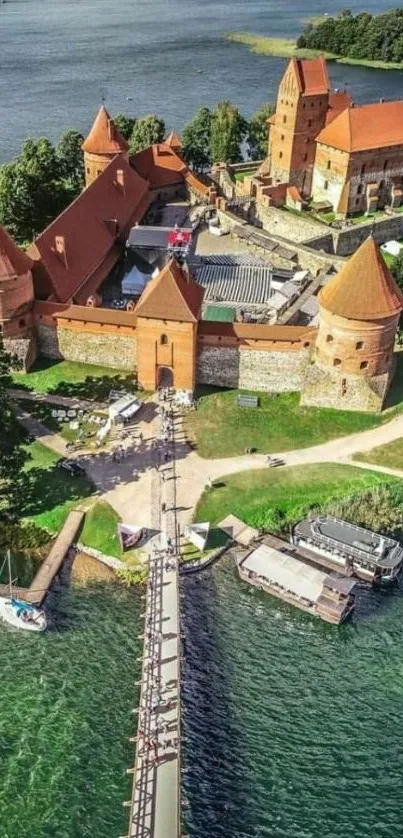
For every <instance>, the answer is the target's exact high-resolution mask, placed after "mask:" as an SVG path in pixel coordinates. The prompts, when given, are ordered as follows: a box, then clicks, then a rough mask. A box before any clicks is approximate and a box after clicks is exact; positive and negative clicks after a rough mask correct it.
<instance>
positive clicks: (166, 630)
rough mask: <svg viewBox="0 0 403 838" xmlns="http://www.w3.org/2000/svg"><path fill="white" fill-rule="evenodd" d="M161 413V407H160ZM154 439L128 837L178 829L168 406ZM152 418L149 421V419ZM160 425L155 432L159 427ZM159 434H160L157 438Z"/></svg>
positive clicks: (157, 836)
mask: <svg viewBox="0 0 403 838" xmlns="http://www.w3.org/2000/svg"><path fill="white" fill-rule="evenodd" d="M162 409H163V410H164V411H165V410H167V411H168V405H167V404H166V406H163V408H162ZM157 421H158V425H159V426H160V427H159V428H158V430H159V437H160V440H159V444H157V447H154V448H153V452H154V465H155V468H154V469H153V471H152V479H151V483H150V488H151V495H150V497H149V503H150V507H151V510H152V524H153V528H154V530H155V531H156V532H157V535H156V536H155V537H154V539H153V544H152V549H151V554H150V574H149V580H148V584H147V595H146V620H145V635H144V649H143V670H142V679H141V695H140V708H139V720H138V730H137V749H136V759H135V766H134V777H133V793H132V801H131V810H130V825H129V838H144V836H152V838H178V836H179V834H180V742H179V739H180V694H179V691H180V673H179V670H180V649H179V644H180V634H179V595H178V559H179V556H178V546H179V545H178V544H177V540H176V535H177V529H176V499H175V485H176V481H175V442H174V432H173V419H172V418H169V414H168V412H167V413H166V415H165V418H162V419H161V420H157ZM155 424H157V422H155V423H154V425H155ZM161 426H163V427H164V430H162V427H161ZM161 437H162V438H163V437H166V439H165V441H164V442H162V444H161Z"/></svg>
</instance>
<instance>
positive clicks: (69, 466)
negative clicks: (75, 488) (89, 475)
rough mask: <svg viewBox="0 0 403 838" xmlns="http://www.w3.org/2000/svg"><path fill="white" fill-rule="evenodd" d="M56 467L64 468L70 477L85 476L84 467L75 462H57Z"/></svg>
mask: <svg viewBox="0 0 403 838" xmlns="http://www.w3.org/2000/svg"><path fill="white" fill-rule="evenodd" d="M57 465H58V467H59V468H64V469H65V471H67V472H68V473H69V475H70V477H80V475H83V474H85V468H84V466H82V465H81V463H78V462H77V460H59V462H58V464H57Z"/></svg>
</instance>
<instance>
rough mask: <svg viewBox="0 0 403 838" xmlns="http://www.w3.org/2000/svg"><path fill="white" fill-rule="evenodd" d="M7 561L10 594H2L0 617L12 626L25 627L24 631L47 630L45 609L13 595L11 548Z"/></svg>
mask: <svg viewBox="0 0 403 838" xmlns="http://www.w3.org/2000/svg"><path fill="white" fill-rule="evenodd" d="M5 561H7V567H8V587H9V595H8V596H0V618H1V619H2V620H4V622H5V623H8V624H9V625H10V626H13V627H14V628H18V629H24V631H45V629H46V628H47V619H46V614H45V612H44V611H43V609H41V608H37V607H36V606H35V605H31V603H30V602H26V601H25V600H23V599H21V598H18V597H16V596H13V580H12V576H11V556H10V551H9V550H8V551H7V558H6V560H5ZM4 564H5V562H4ZM4 564H3V567H4ZM3 567H2V568H1V570H2V569H3Z"/></svg>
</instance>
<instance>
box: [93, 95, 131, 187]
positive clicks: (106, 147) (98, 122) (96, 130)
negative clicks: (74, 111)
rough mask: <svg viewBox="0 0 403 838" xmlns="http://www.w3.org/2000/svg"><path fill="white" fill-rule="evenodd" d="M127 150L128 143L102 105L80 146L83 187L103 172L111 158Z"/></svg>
mask: <svg viewBox="0 0 403 838" xmlns="http://www.w3.org/2000/svg"><path fill="white" fill-rule="evenodd" d="M128 149H129V145H128V143H127V142H126V140H125V139H124V137H122V135H121V134H120V133H119V131H118V129H117V128H116V126H115V124H114V122H113V119H111V117H110V116H109V114H108V111H107V110H106V108H105V107H104V105H102V106H101V107H100V109H99V111H98V115H97V117H96V119H95V122H94V124H93V126H92V128H91V131H90V133H89V134H88V137H87V139H86V140H84V142H83V144H82V150H83V152H84V166H85V185H86V186H89V185H90V183H92V181H93V180H95V178H97V177H98V175H100V174H101V172H103V170H104V169H105V168H106V166H107V165H108V163H110V162H111V160H112V158H113V157H116V155H117V154H123V153H124V152H126V151H128Z"/></svg>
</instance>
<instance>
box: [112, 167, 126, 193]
mask: <svg viewBox="0 0 403 838" xmlns="http://www.w3.org/2000/svg"><path fill="white" fill-rule="evenodd" d="M115 183H116V186H120V187H121V189H122V192H123V194H124V196H126V190H125V173H124V171H123V169H117V170H116V181H115Z"/></svg>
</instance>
